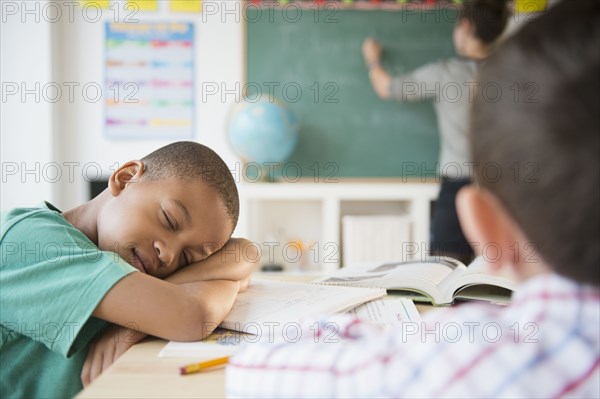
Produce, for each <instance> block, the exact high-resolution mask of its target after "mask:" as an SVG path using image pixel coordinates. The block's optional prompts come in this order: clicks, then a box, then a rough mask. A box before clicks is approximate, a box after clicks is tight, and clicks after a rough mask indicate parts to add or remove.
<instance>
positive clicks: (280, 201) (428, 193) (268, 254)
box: [235, 179, 439, 272]
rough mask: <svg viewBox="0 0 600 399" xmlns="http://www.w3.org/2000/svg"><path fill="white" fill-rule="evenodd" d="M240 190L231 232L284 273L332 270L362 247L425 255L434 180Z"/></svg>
mask: <svg viewBox="0 0 600 399" xmlns="http://www.w3.org/2000/svg"><path fill="white" fill-rule="evenodd" d="M239 191H240V219H239V222H238V226H237V229H236V232H235V234H236V235H239V236H244V237H247V238H249V239H250V240H251V241H252V242H253V243H254V244H253V245H256V246H258V247H259V248H260V250H261V253H262V263H263V264H276V265H281V266H283V267H284V269H285V271H288V272H330V271H333V270H335V269H337V268H339V267H342V266H344V267H345V266H348V265H349V264H350V262H349V260H350V257H353V258H354V261H356V260H357V259H358V260H360V258H359V257H360V256H361V254H362V255H364V256H367V257H368V256H374V252H375V254H383V253H384V252H386V253H387V254H388V255H385V256H392V255H389V254H390V253H394V254H395V255H393V256H396V257H397V256H401V257H402V259H401V260H410V259H415V258H418V257H423V256H426V253H427V251H428V249H429V225H430V219H431V208H432V204H433V202H434V201H435V199H436V198H437V195H438V191H439V184H438V183H437V182H435V181H430V182H420V181H419V182H411V181H402V179H398V180H396V179H381V180H366V181H365V180H363V181H352V180H339V181H337V182H330V183H324V182H318V183H315V182H312V181H299V182H277V183H266V182H256V183H248V182H245V183H242V184H240V185H239ZM395 237H397V238H395ZM385 241H388V242H387V243H385ZM382 245H383V246H382ZM344 246H346V247H344ZM390 247H391V248H390ZM377 248H379V249H377ZM384 249H385V251H384ZM390 250H391V251H392V252H390ZM345 258H346V259H345ZM385 260H387V259H385ZM396 260H398V259H396ZM354 263H356V262H354Z"/></svg>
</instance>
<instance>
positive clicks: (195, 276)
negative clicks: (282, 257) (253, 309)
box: [165, 238, 260, 284]
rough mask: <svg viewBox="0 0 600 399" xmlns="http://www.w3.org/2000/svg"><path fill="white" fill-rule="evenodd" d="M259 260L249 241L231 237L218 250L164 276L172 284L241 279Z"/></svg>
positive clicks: (256, 251) (244, 277) (254, 247)
mask: <svg viewBox="0 0 600 399" xmlns="http://www.w3.org/2000/svg"><path fill="white" fill-rule="evenodd" d="M259 261H260V254H259V252H258V249H257V248H256V246H255V245H254V244H252V243H251V242H250V241H248V240H245V239H240V238H232V239H231V240H229V242H228V243H227V244H226V245H225V246H224V247H223V248H222V249H221V250H219V251H218V252H216V253H214V254H213V255H211V256H210V257H209V258H207V259H206V260H204V261H202V262H197V263H194V264H191V265H189V266H187V267H186V268H184V269H181V270H179V271H177V272H175V273H173V274H172V275H170V276H168V277H167V278H165V280H166V281H168V282H170V283H173V284H184V283H190V282H195V281H210V280H230V281H241V280H244V279H246V278H247V277H248V275H250V273H251V272H252V270H253V269H254V268H255V267H256V264H257V263H258V262H259Z"/></svg>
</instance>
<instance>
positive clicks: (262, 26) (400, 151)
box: [246, 8, 456, 177]
mask: <svg viewBox="0 0 600 399" xmlns="http://www.w3.org/2000/svg"><path fill="white" fill-rule="evenodd" d="M455 18H456V14H455V13H453V12H452V10H450V11H449V10H438V11H423V12H415V11H414V10H413V11H410V12H407V11H404V12H403V11H381V10H377V11H365V10H341V9H334V8H332V9H330V10H321V11H320V12H318V13H317V12H316V11H315V10H311V9H306V8H305V9H302V10H301V11H298V9H287V10H286V9H270V10H267V9H263V10H259V9H248V10H247V15H246V30H247V32H246V33H247V83H248V86H247V87H248V88H249V89H250V92H252V88H253V87H254V88H256V87H262V96H268V95H269V87H270V88H271V92H272V93H273V94H274V96H275V97H276V98H277V99H278V100H280V101H283V102H284V103H286V104H287V106H289V107H290V108H291V109H292V110H293V111H294V112H295V113H296V115H297V117H298V119H299V121H300V126H301V130H300V140H299V143H298V146H297V148H296V150H295V152H294V153H293V154H292V156H291V158H290V159H289V160H288V161H289V162H294V163H296V165H299V166H300V168H301V171H302V175H303V176H306V177H311V176H315V175H320V176H322V175H323V174H334V175H335V176H339V177H395V176H402V175H403V167H402V166H403V163H414V162H416V163H418V164H419V165H424V166H425V169H426V170H429V171H435V164H436V162H437V159H438V152H439V136H438V130H437V121H436V117H435V113H434V110H433V106H432V104H431V103H427V102H425V103H416V104H415V103H411V104H408V103H401V102H396V101H383V100H380V99H379V98H378V97H377V95H376V94H375V92H374V91H373V89H372V88H371V84H370V82H369V78H368V73H367V68H366V67H365V65H364V62H363V59H362V54H361V44H362V42H363V40H364V38H365V37H367V36H371V37H374V38H375V39H376V40H378V41H379V42H380V43H382V44H383V47H384V54H383V58H384V60H383V65H384V67H385V68H386V70H388V71H390V72H391V73H392V74H395V73H400V72H401V71H409V70H411V69H413V68H415V67H418V66H420V65H423V64H425V63H427V62H431V61H435V60H438V59H442V58H447V57H451V56H453V55H454V49H453V45H452V29H453V26H454V22H455ZM298 88H300V90H301V94H300V95H299V90H298ZM296 169H297V168H296ZM430 174H431V173H430Z"/></svg>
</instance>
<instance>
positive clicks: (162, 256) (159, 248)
mask: <svg viewBox="0 0 600 399" xmlns="http://www.w3.org/2000/svg"><path fill="white" fill-rule="evenodd" d="M154 250H155V251H156V255H157V256H158V260H159V261H160V263H161V264H160V265H158V266H159V267H171V266H173V260H174V253H175V252H174V251H171V250H169V246H168V245H166V244H165V243H163V242H162V241H159V240H156V241H154Z"/></svg>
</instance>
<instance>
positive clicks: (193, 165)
mask: <svg viewBox="0 0 600 399" xmlns="http://www.w3.org/2000/svg"><path fill="white" fill-rule="evenodd" d="M142 162H143V163H144V175H143V177H142V179H144V178H146V179H149V180H160V179H163V178H169V177H176V178H178V179H181V180H184V181H194V180H197V181H201V182H203V183H206V184H207V185H208V186H209V187H211V188H212V189H213V190H215V191H216V192H217V194H218V195H219V197H220V198H221V200H222V201H223V205H225V209H226V211H227V215H228V216H229V217H230V219H231V222H232V225H233V228H235V226H236V225H237V221H238V218H239V213H240V202H239V196H238V190H237V187H236V185H235V180H234V179H233V176H232V174H231V171H230V170H229V168H228V167H227V164H225V162H224V161H223V159H221V157H220V156H219V155H218V154H217V153H216V152H214V151H213V150H211V149H210V148H208V147H207V146H205V145H202V144H200V143H196V142H193V141H178V142H175V143H171V144H169V145H166V146H164V147H161V148H159V149H158V150H156V151H154V152H152V153H150V154H148V155H146V156H145V157H143V158H142Z"/></svg>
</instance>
